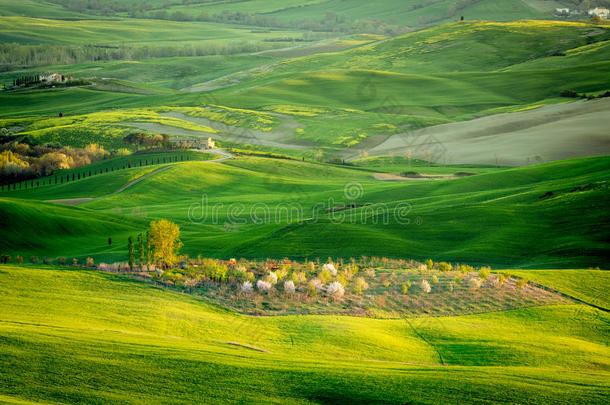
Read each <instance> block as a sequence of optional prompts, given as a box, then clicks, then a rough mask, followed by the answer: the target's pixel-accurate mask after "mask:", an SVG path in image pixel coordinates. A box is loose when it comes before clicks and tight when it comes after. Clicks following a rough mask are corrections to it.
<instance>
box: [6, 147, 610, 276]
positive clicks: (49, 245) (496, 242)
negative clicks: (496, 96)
mask: <svg viewBox="0 0 610 405" xmlns="http://www.w3.org/2000/svg"><path fill="white" fill-rule="evenodd" d="M609 165H610V163H609V159H608V158H607V157H600V158H590V159H574V160H568V161H560V162H554V163H548V164H544V165H538V166H531V167H525V168H520V169H510V170H501V171H496V172H490V173H485V174H479V175H476V176H471V177H466V178H461V179H455V180H432V181H423V182H422V181H411V182H409V181H406V182H392V181H380V180H376V179H375V178H373V176H372V173H371V171H370V170H359V169H354V168H340V167H334V166H329V165H320V164H313V163H308V162H295V161H282V160H275V159H264V158H251V157H242V158H240V159H238V160H232V161H228V162H227V163H225V164H215V163H205V162H184V163H177V164H175V166H173V167H172V168H170V169H169V170H165V171H164V172H162V173H158V174H155V175H154V176H152V177H149V178H146V179H144V180H143V181H141V182H140V183H138V184H136V185H134V186H133V187H130V188H128V189H127V190H125V191H123V192H121V193H119V194H115V195H108V196H106V197H103V198H101V199H98V200H95V201H91V202H86V203H84V204H81V205H79V207H78V208H66V207H57V208H54V207H55V206H52V205H49V204H48V203H41V202H35V201H34V200H36V199H39V200H57V199H70V198H76V197H79V198H83V197H88V196H87V190H91V193H90V195H89V197H94V196H97V195H103V194H110V193H111V192H112V191H114V189H108V191H107V192H106V193H102V192H101V191H100V188H101V187H103V184H108V187H109V188H112V187H116V186H118V183H119V180H116V179H113V176H116V175H117V174H115V173H108V174H102V175H98V176H94V177H91V178H86V179H84V180H80V181H79V182H76V183H73V184H71V185H69V184H66V185H63V186H51V187H41V188H39V189H32V190H28V191H22V192H16V193H15V192H10V193H6V192H5V193H3V194H2V198H3V208H2V211H3V213H4V215H3V218H5V219H4V220H3V221H4V222H3V224H2V227H3V229H6V230H9V232H11V231H10V230H15V232H16V230H17V229H19V230H20V231H19V233H20V234H21V237H20V238H19V239H16V240H10V241H8V245H6V247H5V249H7V250H8V252H10V253H12V254H13V255H15V254H21V255H22V256H24V257H29V255H31V254H36V255H40V256H50V257H56V256H60V255H61V256H69V255H76V256H78V257H83V255H84V253H79V252H78V250H79V249H80V248H81V247H82V246H83V245H87V246H90V249H89V250H88V251H87V252H88V253H87V254H89V255H94V257H96V258H97V259H98V260H104V261H107V260H123V259H124V257H125V256H124V255H125V254H126V253H125V250H124V249H125V247H124V246H122V242H118V243H119V246H115V245H113V246H112V247H107V246H106V245H105V240H106V237H112V238H113V240H117V241H122V240H123V239H125V228H117V231H115V230H112V229H111V228H109V227H107V226H104V227H100V229H95V227H93V228H92V229H91V232H87V233H85V234H79V233H78V232H76V233H75V234H74V235H73V237H74V239H71V241H72V242H71V243H68V244H62V243H61V238H58V239H57V240H55V239H54V240H53V242H51V241H49V239H48V235H46V234H40V233H38V232H25V231H23V228H22V226H21V225H20V224H21V219H19V218H21V217H20V216H17V215H16V213H18V212H20V211H21V210H24V211H25V212H27V213H24V214H23V215H24V216H27V217H30V218H32V219H33V220H35V219H34V218H37V217H39V216H41V220H44V218H45V217H46V214H44V212H45V211H47V210H49V213H51V212H54V210H55V209H57V210H61V212H65V213H66V214H64V215H62V217H64V220H65V224H63V225H61V228H59V222H55V223H54V225H52V226H58V231H57V232H60V231H59V229H64V228H68V229H69V228H70V227H71V225H70V224H71V222H72V221H73V220H74V221H77V222H78V221H82V222H83V223H85V222H86V218H88V217H89V215H90V213H92V212H94V213H95V214H96V215H98V216H100V220H103V221H106V222H105V223H107V222H112V221H113V220H114V218H115V217H116V215H117V214H120V215H127V216H131V217H133V218H134V221H136V222H134V225H129V226H130V227H131V228H130V229H131V232H133V233H134V234H135V233H137V232H140V231H142V230H143V229H144V228H143V227H144V225H143V223H144V222H145V221H149V220H151V219H153V218H168V219H170V220H172V221H175V222H177V223H178V224H179V225H180V226H181V227H182V228H183V240H184V243H185V248H184V251H185V252H186V253H189V254H191V255H194V256H196V255H197V254H199V253H201V254H204V255H209V256H215V257H250V258H264V257H294V258H305V257H315V256H317V257H327V256H340V257H350V256H355V257H356V256H360V255H378V256H389V257H411V258H415V259H421V260H423V259H426V258H428V257H431V258H433V259H435V260H448V261H453V262H469V263H473V264H475V263H481V264H492V265H495V266H500V267H509V266H519V267H552V268H562V267H564V268H569V267H574V266H602V267H603V266H604V265H605V251H606V250H607V249H608V245H607V235H608V233H609V232H610V230H609V229H607V226H606V224H607V223H610V222H609V221H607V218H606V217H607V214H606V212H605V210H604V207H605V206H607V203H608V192H607V188H608V184H607V176H608V170H610V166H609ZM130 170H131V171H134V170H135V171H137V170H143V169H139V168H138V169H130ZM454 170H455V172H459V171H468V168H460V167H455V168H454ZM418 171H419V172H421V173H426V171H425V168H420V169H418ZM117 173H122V172H117ZM124 173H131V172H130V171H129V170H128V171H124ZM303 173H307V176H306V177H305V178H304V177H303ZM432 173H434V171H433V172H432ZM131 176H133V174H131ZM105 178H108V180H105ZM346 187H347V188H346ZM351 189H354V190H355V191H353V193H355V194H351V193H348V192H347V191H346V190H348V191H349V190H351ZM549 192H551V193H552V194H551V195H550V196H549V195H547V193H549ZM346 193H347V196H348V197H349V198H348V197H346ZM543 196H546V197H544V198H542V197H543ZM16 198H19V199H16ZM22 198H23V199H24V200H21V199H22ZM26 199H27V200H26ZM342 204H344V205H345V204H355V205H356V207H355V208H353V209H347V210H338V211H334V209H335V208H336V207H341V205H342ZM68 212H70V213H71V214H69V215H68V214H67V213H68ZM117 218H118V217H117ZM117 220H118V219H117ZM303 220H305V221H303ZM136 223H137V224H140V225H137V226H140V227H141V228H139V229H138V228H137V226H136ZM127 224H129V223H127ZM52 226H51V225H50V226H49V230H51V229H52ZM104 233H106V234H107V235H104ZM101 235H104V236H105V237H102V236H101ZM542 235H543V237H542ZM77 240H78V242H76V241H77Z"/></svg>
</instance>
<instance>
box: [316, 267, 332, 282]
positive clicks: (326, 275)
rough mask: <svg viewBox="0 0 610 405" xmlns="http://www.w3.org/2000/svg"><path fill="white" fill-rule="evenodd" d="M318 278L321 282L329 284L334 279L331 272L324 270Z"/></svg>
mask: <svg viewBox="0 0 610 405" xmlns="http://www.w3.org/2000/svg"><path fill="white" fill-rule="evenodd" d="M318 277H319V278H320V280H322V282H323V283H328V282H330V280H332V279H333V275H332V273H331V272H330V270H322V271H321V272H320V274H318Z"/></svg>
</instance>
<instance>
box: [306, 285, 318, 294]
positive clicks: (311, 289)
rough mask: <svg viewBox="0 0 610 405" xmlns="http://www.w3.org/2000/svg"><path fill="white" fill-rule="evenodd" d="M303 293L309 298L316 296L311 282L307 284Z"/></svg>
mask: <svg viewBox="0 0 610 405" xmlns="http://www.w3.org/2000/svg"><path fill="white" fill-rule="evenodd" d="M305 292H306V293H307V296H309V297H315V296H316V295H318V289H317V288H316V286H315V285H314V284H313V283H311V282H310V283H309V284H307V289H306V290H305Z"/></svg>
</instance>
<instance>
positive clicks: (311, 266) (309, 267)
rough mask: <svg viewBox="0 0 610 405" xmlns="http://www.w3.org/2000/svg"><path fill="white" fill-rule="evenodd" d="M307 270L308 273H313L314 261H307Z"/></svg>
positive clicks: (314, 269)
mask: <svg viewBox="0 0 610 405" xmlns="http://www.w3.org/2000/svg"><path fill="white" fill-rule="evenodd" d="M307 270H308V271H309V274H313V273H315V271H316V264H315V263H314V262H309V263H307Z"/></svg>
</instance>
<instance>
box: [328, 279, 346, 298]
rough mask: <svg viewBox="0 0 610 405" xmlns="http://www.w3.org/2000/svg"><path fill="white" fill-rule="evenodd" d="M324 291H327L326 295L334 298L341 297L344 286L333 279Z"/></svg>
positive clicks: (343, 292)
mask: <svg viewBox="0 0 610 405" xmlns="http://www.w3.org/2000/svg"><path fill="white" fill-rule="evenodd" d="M326 292H327V293H328V295H331V296H333V297H335V298H341V297H343V294H345V288H344V287H343V285H342V284H341V283H340V282H338V281H333V282H332V283H330V284H329V285H328V287H327V288H326Z"/></svg>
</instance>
